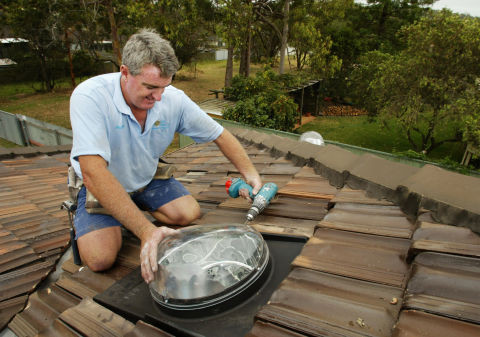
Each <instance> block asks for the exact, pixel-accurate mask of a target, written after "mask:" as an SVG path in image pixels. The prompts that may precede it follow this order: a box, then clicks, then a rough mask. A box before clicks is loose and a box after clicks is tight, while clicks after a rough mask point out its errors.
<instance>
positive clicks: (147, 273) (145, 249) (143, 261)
mask: <svg viewBox="0 0 480 337" xmlns="http://www.w3.org/2000/svg"><path fill="white" fill-rule="evenodd" d="M177 232H178V231H177V230H175V229H171V228H168V227H156V228H155V229H153V230H152V231H150V232H149V233H146V235H145V236H144V238H145V239H143V240H142V245H141V251H140V266H141V269H142V277H143V279H144V280H145V282H147V283H150V282H152V281H153V279H154V274H155V273H156V271H157V270H158V261H157V252H158V244H159V243H160V241H162V240H163V239H164V238H165V237H167V236H170V235H174V234H175V233H177Z"/></svg>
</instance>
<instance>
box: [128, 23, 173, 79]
mask: <svg viewBox="0 0 480 337" xmlns="http://www.w3.org/2000/svg"><path fill="white" fill-rule="evenodd" d="M122 63H123V64H124V65H126V66H127V67H128V70H129V71H130V73H131V74H132V75H139V74H140V73H141V72H142V68H143V66H145V65H149V64H152V65H154V66H156V67H158V69H160V72H161V73H162V77H171V76H173V75H174V74H175V73H176V72H177V70H178V67H179V65H178V60H177V57H176V56H175V52H174V50H173V48H172V46H171V45H170V42H168V41H167V40H165V39H163V38H162V37H161V36H160V35H159V34H158V33H157V32H156V31H155V30H154V29H141V30H140V31H139V32H138V33H136V34H133V35H132V36H131V37H130V38H129V39H128V41H127V43H126V44H125V47H123V55H122Z"/></svg>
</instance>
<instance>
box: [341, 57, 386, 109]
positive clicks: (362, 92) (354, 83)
mask: <svg viewBox="0 0 480 337" xmlns="http://www.w3.org/2000/svg"><path fill="white" fill-rule="evenodd" d="M391 58H392V55H390V54H387V53H383V52H381V51H377V50H375V51H371V52H367V53H365V54H364V55H362V56H361V57H360V58H359V59H358V63H357V64H356V65H355V66H354V67H353V70H352V72H351V73H350V77H349V81H348V88H349V92H350V97H351V98H352V100H353V103H354V104H356V105H357V106H359V107H362V108H365V109H366V110H367V111H368V112H369V114H370V115H371V116H375V115H376V114H377V108H378V107H379V105H378V102H377V100H376V95H375V91H374V89H373V87H371V86H370V83H371V82H373V81H374V80H375V79H376V78H377V77H379V76H381V74H379V71H380V69H379V65H380V64H383V63H386V62H388V61H390V60H391Z"/></svg>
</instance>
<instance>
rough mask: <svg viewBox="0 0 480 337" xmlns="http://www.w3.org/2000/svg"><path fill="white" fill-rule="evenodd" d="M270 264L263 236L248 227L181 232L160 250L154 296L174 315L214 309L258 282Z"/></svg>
mask: <svg viewBox="0 0 480 337" xmlns="http://www.w3.org/2000/svg"><path fill="white" fill-rule="evenodd" d="M268 259H269V252H268V246H267V245H266V243H265V241H264V240H263V238H262V235H261V234H260V233H258V232H257V231H256V230H254V229H253V228H252V227H250V226H248V225H231V224H229V225H200V226H191V227H186V228H182V229H181V230H180V231H179V233H178V234H176V235H174V236H171V237H167V238H166V239H165V240H163V241H162V242H161V243H160V244H159V246H158V272H157V273H156V275H155V280H154V281H153V282H151V283H150V293H151V294H152V297H153V298H154V299H155V301H156V302H157V303H159V304H160V305H162V306H165V307H167V308H170V309H176V310H192V309H200V308H205V307H209V306H213V305H216V304H218V303H221V302H223V301H225V300H228V299H229V298H231V297H233V296H235V295H236V294H238V293H240V292H242V291H243V290H244V289H246V288H247V287H248V286H249V285H250V284H251V283H253V282H255V280H257V279H258V278H259V277H260V275H261V274H262V273H263V271H264V270H265V268H266V266H267V264H268Z"/></svg>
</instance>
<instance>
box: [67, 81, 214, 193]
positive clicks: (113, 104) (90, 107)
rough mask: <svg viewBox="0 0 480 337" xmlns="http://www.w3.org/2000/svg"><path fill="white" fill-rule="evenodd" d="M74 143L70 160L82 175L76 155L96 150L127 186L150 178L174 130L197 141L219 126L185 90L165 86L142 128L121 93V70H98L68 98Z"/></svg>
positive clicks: (134, 187) (138, 185)
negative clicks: (101, 71) (95, 74)
mask: <svg viewBox="0 0 480 337" xmlns="http://www.w3.org/2000/svg"><path fill="white" fill-rule="evenodd" d="M70 121H71V123H72V130H73V146H72V152H71V154H70V161H71V163H72V166H73V167H74V168H75V172H76V173H77V175H78V176H80V177H82V173H81V171H80V165H79V163H78V157H79V156H82V155H99V156H101V157H103V159H105V160H106V161H107V163H108V169H109V170H110V172H112V174H113V175H114V176H115V177H116V178H117V179H118V180H119V181H120V183H121V184H122V185H123V187H124V188H125V190H126V191H127V192H132V191H135V190H138V189H139V188H142V187H144V186H145V185H147V184H148V183H149V182H150V181H151V180H152V178H153V176H154V174H155V171H156V168H157V163H158V159H159V158H160V156H161V155H162V154H163V152H164V151H165V149H166V148H167V147H168V146H169V145H170V143H171V142H172V140H173V137H174V135H175V132H179V133H181V134H184V135H187V136H190V137H192V138H193V140H194V141H196V142H197V143H203V142H209V141H213V140H215V139H217V137H218V136H220V134H221V133H222V132H223V127H222V126H221V125H220V124H218V123H217V122H215V121H214V120H213V119H212V118H211V117H210V116H208V115H207V114H206V113H205V112H204V111H202V110H201V109H200V107H199V106H198V105H197V104H195V103H194V102H193V101H192V100H191V99H190V98H188V96H187V95H185V93H184V92H183V91H181V90H179V89H176V88H175V87H173V86H171V85H170V86H168V87H167V88H165V91H164V93H163V95H162V99H161V101H159V102H156V103H155V105H154V106H153V108H151V109H150V110H148V113H147V120H146V122H145V130H144V131H143V132H142V130H141V127H140V124H139V123H138V122H137V120H136V119H135V117H134V116H133V114H132V112H131V110H130V107H129V106H128V105H127V103H126V102H125V99H124V98H123V94H122V90H121V88H120V73H112V74H106V75H100V76H96V77H93V78H91V79H88V80H87V81H84V82H82V83H81V84H80V85H79V86H78V87H77V88H76V89H75V90H74V91H73V93H72V96H71V98H70Z"/></svg>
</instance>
